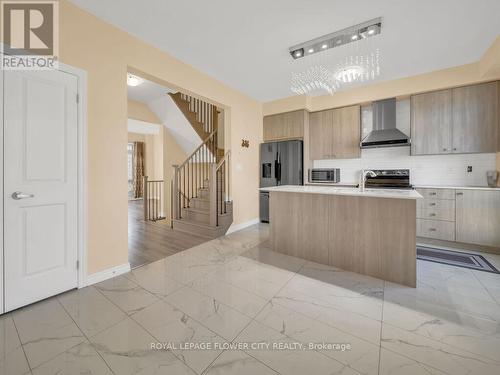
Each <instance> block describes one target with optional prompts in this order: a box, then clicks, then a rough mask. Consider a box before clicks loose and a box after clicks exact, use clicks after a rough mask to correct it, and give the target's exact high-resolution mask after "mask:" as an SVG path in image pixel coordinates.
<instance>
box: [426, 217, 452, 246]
mask: <svg viewBox="0 0 500 375" xmlns="http://www.w3.org/2000/svg"><path fill="white" fill-rule="evenodd" d="M417 236H419V237H427V238H435V239H438V240H444V241H455V223H454V222H453V221H444V220H427V219H417Z"/></svg>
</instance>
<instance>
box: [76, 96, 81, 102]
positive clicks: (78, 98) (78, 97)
mask: <svg viewBox="0 0 500 375" xmlns="http://www.w3.org/2000/svg"><path fill="white" fill-rule="evenodd" d="M76 102H77V103H80V94H76Z"/></svg>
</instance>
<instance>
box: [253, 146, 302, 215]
mask: <svg viewBox="0 0 500 375" xmlns="http://www.w3.org/2000/svg"><path fill="white" fill-rule="evenodd" d="M302 149H303V146H302V141H284V142H268V143H262V144H261V145H260V187H261V188H266V187H271V186H278V185H303V184H304V179H303V176H304V173H303V157H302ZM260 221H262V222H265V223H268V222H269V193H268V192H266V191H261V192H260Z"/></svg>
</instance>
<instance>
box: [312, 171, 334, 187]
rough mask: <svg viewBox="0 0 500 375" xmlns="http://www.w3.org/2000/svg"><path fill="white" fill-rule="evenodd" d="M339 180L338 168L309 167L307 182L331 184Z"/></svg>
mask: <svg viewBox="0 0 500 375" xmlns="http://www.w3.org/2000/svg"><path fill="white" fill-rule="evenodd" d="M339 181H340V169H339V168H317V169H309V182H314V183H324V184H331V183H336V182H339Z"/></svg>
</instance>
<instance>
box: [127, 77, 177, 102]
mask: <svg viewBox="0 0 500 375" xmlns="http://www.w3.org/2000/svg"><path fill="white" fill-rule="evenodd" d="M169 92H172V93H173V92H175V91H174V90H171V89H169V88H166V87H163V86H161V85H159V84H157V83H154V82H151V81H148V80H146V79H145V80H144V82H143V83H141V84H140V85H138V86H127V97H128V98H129V99H132V100H135V101H137V102H141V103H146V104H147V103H150V102H152V101H153V100H155V99H158V98H160V97H162V96H164V95H167V94H168V93H169Z"/></svg>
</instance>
